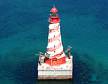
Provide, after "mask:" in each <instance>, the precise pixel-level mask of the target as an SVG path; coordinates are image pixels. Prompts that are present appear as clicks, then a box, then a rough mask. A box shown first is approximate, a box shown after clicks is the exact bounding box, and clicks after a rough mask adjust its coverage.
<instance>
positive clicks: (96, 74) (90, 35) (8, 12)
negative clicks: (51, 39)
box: [0, 0, 108, 84]
mask: <svg viewBox="0 0 108 84" xmlns="http://www.w3.org/2000/svg"><path fill="white" fill-rule="evenodd" d="M54 3H55V4H56V6H57V8H58V9H59V15H60V17H61V33H62V41H63V45H64V49H66V47H67V46H68V45H71V46H72V47H73V49H72V54H73V56H74V72H73V76H74V79H73V82H74V84H108V81H107V80H108V61H107V60H108V0H55V1H54ZM52 5H53V0H38V1H37V0H0V84H36V77H37V75H36V74H37V71H36V68H37V66H36V65H37V56H35V55H34V54H35V53H38V52H39V51H43V52H45V49H46V46H47V34H48V22H47V20H48V16H49V10H50V8H51V7H52ZM63 82H64V81H63ZM58 83H59V82H58Z"/></svg>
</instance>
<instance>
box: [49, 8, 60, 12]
mask: <svg viewBox="0 0 108 84" xmlns="http://www.w3.org/2000/svg"><path fill="white" fill-rule="evenodd" d="M50 12H52V13H57V12H58V10H57V8H56V7H53V8H52V9H51V10H50Z"/></svg>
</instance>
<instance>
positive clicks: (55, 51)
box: [47, 23, 65, 58]
mask: <svg viewBox="0 0 108 84" xmlns="http://www.w3.org/2000/svg"><path fill="white" fill-rule="evenodd" d="M47 53H48V54H49V55H50V58H55V57H56V58H61V57H64V56H65V54H64V52H63V46H62V40H61V33H60V23H54V24H49V36H48V46H47Z"/></svg>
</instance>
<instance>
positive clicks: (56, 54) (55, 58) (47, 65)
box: [38, 6, 73, 79]
mask: <svg viewBox="0 0 108 84" xmlns="http://www.w3.org/2000/svg"><path fill="white" fill-rule="evenodd" d="M57 13H58V10H57V8H56V7H55V6H54V7H53V8H52V9H51V10H50V16H49V20H48V22H49V33H48V45H47V49H46V53H45V54H42V53H41V54H40V56H39V63H38V79H72V68H73V67H72V66H73V65H72V56H70V49H68V52H69V54H68V56H67V55H65V53H64V50H63V45H62V39H61V32H60V18H59V16H58V14H57Z"/></svg>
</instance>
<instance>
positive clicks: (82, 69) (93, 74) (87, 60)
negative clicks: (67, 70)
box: [73, 52, 108, 84]
mask: <svg viewBox="0 0 108 84" xmlns="http://www.w3.org/2000/svg"><path fill="white" fill-rule="evenodd" d="M73 55H74V60H73V61H74V67H73V68H74V71H73V78H74V79H73V81H74V84H108V82H107V80H108V68H107V69H105V68H104V66H103V65H102V63H96V60H94V59H93V58H91V57H93V56H89V55H88V54H78V53H75V52H74V53H73Z"/></svg>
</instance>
